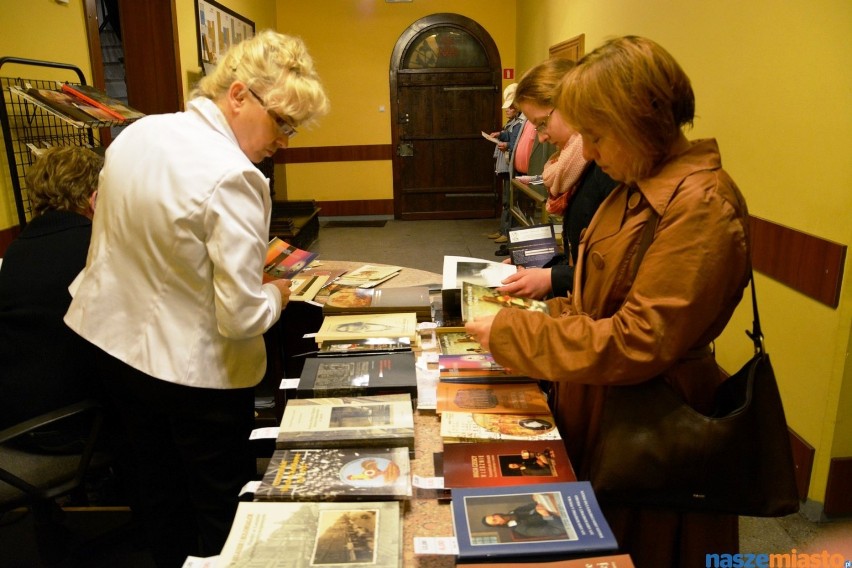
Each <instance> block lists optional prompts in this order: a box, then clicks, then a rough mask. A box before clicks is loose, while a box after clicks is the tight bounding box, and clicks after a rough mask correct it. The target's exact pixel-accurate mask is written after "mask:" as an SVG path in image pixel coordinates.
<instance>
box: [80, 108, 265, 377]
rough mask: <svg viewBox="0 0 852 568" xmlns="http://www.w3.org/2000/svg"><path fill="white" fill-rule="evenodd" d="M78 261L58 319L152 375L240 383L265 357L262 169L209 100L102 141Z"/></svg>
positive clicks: (258, 372) (259, 370) (259, 371)
mask: <svg viewBox="0 0 852 568" xmlns="http://www.w3.org/2000/svg"><path fill="white" fill-rule="evenodd" d="M98 187H99V192H98V203H97V210H96V213H95V216H94V219H93V224H92V244H91V246H90V248H89V256H88V260H87V262H86V267H85V268H84V269H83V271H82V272H81V273H80V274H79V276H78V277H77V279H76V280H75V281H74V282H73V283H72V284H71V286H70V288H69V290H70V291H71V295H72V296H73V297H74V299H73V301H72V302H71V306H70V308H69V310H68V313H67V314H66V316H65V322H66V323H67V324H68V325H69V326H70V327H71V329H73V330H75V331H76V332H77V333H78V334H79V335H81V336H82V337H83V338H85V339H87V340H88V341H90V342H91V343H93V344H95V345H97V346H98V347H100V348H101V349H103V350H104V351H106V352H107V353H109V354H110V355H112V356H114V357H116V358H118V359H119V360H121V361H124V362H125V363H127V364H128V365H130V366H132V367H134V368H136V369H138V370H140V371H142V372H144V373H147V374H148V375H151V376H153V377H156V378H159V379H163V380H166V381H170V382H173V383H178V384H182V385H189V386H194V387H208V388H222V389H225V388H242V387H249V386H253V385H255V384H257V383H258V382H259V381H260V379H261V378H262V377H263V373H264V371H265V369H266V350H265V347H264V343H263V336H262V335H263V333H264V332H265V331H266V330H267V329H269V328H270V327H271V326H272V324H273V323H275V321H276V320H277V319H278V317H279V316H280V314H281V295H280V293H279V292H278V290H277V289H276V288H275V287H274V286H272V285H269V284H267V285H263V284H262V278H261V274H262V270H263V263H264V260H265V256H266V247H267V242H268V239H269V229H268V227H269V218H270V214H271V198H270V195H269V180H267V179H266V178H265V177H264V175H263V174H262V173H261V172H260V171H259V170H258V169H257V168H256V167H255V166H254V165H253V164H252V163H251V161H249V159H248V158H247V157H246V155H245V154H244V153H243V152H242V150H240V147H239V145H238V143H237V140H236V137H235V136H234V133H233V131H232V130H231V128H230V127H229V126H228V124H227V122H226V120H225V117H224V115H223V114H222V112H221V111H220V110H219V108H218V107H217V106H216V105H215V104H214V103H213V101H211V100H209V99H206V98H197V99H193V100H192V101H190V102H189V104H188V105H187V111H186V112H180V113H175V114H164V115H151V116H148V117H145V118H142V119H141V120H139V121H137V122H135V123H134V124H131V125H130V126H128V127H127V128H126V129H125V130H124V131H123V132H122V133H121V134H119V135H118V136H117V137H116V139H115V140H114V141H113V143H112V144H111V145H110V146H109V148H108V149H107V152H106V161H105V164H104V168H103V170H102V172H101V176H100V183H99V186H98Z"/></svg>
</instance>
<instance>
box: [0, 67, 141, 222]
mask: <svg viewBox="0 0 852 568" xmlns="http://www.w3.org/2000/svg"><path fill="white" fill-rule="evenodd" d="M6 64H15V65H19V66H22V67H23V68H25V69H26V68H28V67H33V68H34V70H33V74H35V68H48V69H53V70H54V71H59V72H60V75H61V72H64V71H67V72H68V74H69V81H67V82H68V83H71V84H82V85H85V84H86V78H85V77H84V75H83V72H82V71H81V70H80V69H79V68H78V67H75V66H73V65H69V64H66V63H54V62H50V61H38V60H34V59H22V58H19V57H0V94H2V104H0V123H2V127H3V142H4V145H5V147H6V157H7V159H8V162H9V174H10V177H11V181H12V191H13V193H14V197H15V207H16V209H17V212H18V220H19V222H20V225H21V227H22V228H23V226H24V225H26V224H27V220H28V219H29V218H30V216H31V214H32V209H31V206H30V200H29V197H28V195H27V187H26V173H27V169H28V168H29V167H30V166H31V165H32V163H33V161H34V160H35V155H34V151H36V150H37V149H41V148H47V147H49V146H69V145H73V146H85V147H91V148H96V147H98V146H100V145H101V144H100V135H99V133H97V134H96V132H95V129H98V128H101V127H107V126H113V125H116V124H118V123H116V122H103V121H98V120H95V119H92V121H91V122H86V123H85V124H83V125H80V124H79V123H77V124H75V123H74V122H72V121H69V120H68V118H66V117H64V116H63V115H61V114H58V113H56V112H55V111H53V110H52V109H50V108H49V107H47V106H46V105H42V104H37V102H36V101H34V100H33V99H31V98H30V97H27V96H25V95H22V94H20V93H19V92H18V91H17V90H16V89H12V88H11V87H17V88H18V89H20V90H21V91H24V92H25V91H26V90H27V89H29V88H36V89H59V88H60V87H61V83H59V82H57V81H52V80H44V79H34V78H30V79H27V78H22V77H5V76H2V74H3V66H4V65H6ZM124 124H126V123H124Z"/></svg>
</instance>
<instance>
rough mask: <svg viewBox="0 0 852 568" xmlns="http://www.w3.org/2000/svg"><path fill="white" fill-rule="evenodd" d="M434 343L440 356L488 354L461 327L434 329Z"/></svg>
mask: <svg viewBox="0 0 852 568" xmlns="http://www.w3.org/2000/svg"><path fill="white" fill-rule="evenodd" d="M435 341H436V342H437V344H438V350H439V351H440V355H469V354H476V353H488V351H486V350H485V349H484V348H483V347H482V345H480V344H479V341H477V340H476V338H475V337H474V336H472V335H470V334H469V333H468V332H467V330H465V328H463V327H439V328H436V329H435Z"/></svg>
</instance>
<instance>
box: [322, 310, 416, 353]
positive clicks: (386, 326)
mask: <svg viewBox="0 0 852 568" xmlns="http://www.w3.org/2000/svg"><path fill="white" fill-rule="evenodd" d="M377 337H380V338H394V339H399V338H405V339H407V340H408V341H409V342H411V343H412V345H416V344H417V341H418V339H419V335H418V333H417V314H416V313H414V312H399V313H396V312H392V313H381V312H379V313H373V314H352V315H329V316H325V317H324V318H323V321H322V324H321V325H320V328H319V330H318V331H317V333H316V335H315V336H314V339H315V340H316V342H317V345H320V346H321V345H322V344H323V343H324V342H325V341H329V340H332V341H352V340H357V339H369V338H377Z"/></svg>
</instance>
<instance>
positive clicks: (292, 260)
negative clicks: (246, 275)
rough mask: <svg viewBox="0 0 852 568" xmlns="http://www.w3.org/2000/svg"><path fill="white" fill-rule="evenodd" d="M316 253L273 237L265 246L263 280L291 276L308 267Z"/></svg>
mask: <svg viewBox="0 0 852 568" xmlns="http://www.w3.org/2000/svg"><path fill="white" fill-rule="evenodd" d="M317 256H319V254H318V253H315V252H309V251H306V250H302V249H300V248H299V247H296V246H293V245H291V244H290V243H288V242H286V241H282V240H281V239H279V238H278V237H273V238H272V240H270V241H269V245H268V246H267V248H266V260H265V261H264V263H263V281H264V282H269V281H270V280H277V279H279V278H293V277H294V276H296V275H297V274H298V273H299V272H301V271H302V270H304V269H305V268H307V267H308V265H309V264H310V263H311V262H313V260H314V259H315V258H316V257H317Z"/></svg>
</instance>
